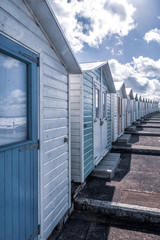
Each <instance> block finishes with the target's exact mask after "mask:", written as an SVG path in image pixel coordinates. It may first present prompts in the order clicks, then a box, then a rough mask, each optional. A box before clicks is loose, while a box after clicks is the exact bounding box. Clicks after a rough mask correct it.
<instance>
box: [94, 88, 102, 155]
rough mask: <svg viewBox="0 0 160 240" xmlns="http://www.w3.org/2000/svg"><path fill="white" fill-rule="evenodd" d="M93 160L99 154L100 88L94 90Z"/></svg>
mask: <svg viewBox="0 0 160 240" xmlns="http://www.w3.org/2000/svg"><path fill="white" fill-rule="evenodd" d="M94 106H95V107H94V158H97V157H98V156H99V155H100V154H101V126H100V114H101V111H100V86H99V85H98V84H97V85H95V89H94Z"/></svg>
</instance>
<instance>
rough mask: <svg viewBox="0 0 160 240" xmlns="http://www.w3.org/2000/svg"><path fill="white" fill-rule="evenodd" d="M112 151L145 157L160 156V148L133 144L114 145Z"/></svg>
mask: <svg viewBox="0 0 160 240" xmlns="http://www.w3.org/2000/svg"><path fill="white" fill-rule="evenodd" d="M112 151H114V152H120V153H134V154H144V155H156V156H160V148H159V147H154V146H143V145H136V144H132V145H131V146H118V145H114V146H113V147H112Z"/></svg>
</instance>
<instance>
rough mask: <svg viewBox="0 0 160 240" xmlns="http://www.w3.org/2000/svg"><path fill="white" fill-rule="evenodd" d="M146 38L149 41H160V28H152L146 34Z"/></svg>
mask: <svg viewBox="0 0 160 240" xmlns="http://www.w3.org/2000/svg"><path fill="white" fill-rule="evenodd" d="M144 40H146V41H147V43H149V42H151V41H156V42H158V43H160V30H159V29H158V28H155V29H151V30H150V31H149V32H147V33H146V34H145V35H144Z"/></svg>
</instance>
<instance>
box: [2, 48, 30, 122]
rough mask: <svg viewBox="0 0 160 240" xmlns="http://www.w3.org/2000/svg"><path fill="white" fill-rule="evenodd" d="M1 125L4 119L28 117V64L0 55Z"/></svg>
mask: <svg viewBox="0 0 160 240" xmlns="http://www.w3.org/2000/svg"><path fill="white" fill-rule="evenodd" d="M0 72H1V75H2V77H1V78H0V86H3V87H1V88H0V123H1V124H2V125H3V122H2V118H3V117H22V116H23V117H24V116H26V112H27V109H26V92H27V84H26V80H27V78H26V76H27V67H26V64H25V63H23V62H21V61H18V60H16V59H14V58H12V57H9V56H7V55H4V54H2V53H0Z"/></svg>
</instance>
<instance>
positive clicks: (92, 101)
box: [70, 61, 116, 182]
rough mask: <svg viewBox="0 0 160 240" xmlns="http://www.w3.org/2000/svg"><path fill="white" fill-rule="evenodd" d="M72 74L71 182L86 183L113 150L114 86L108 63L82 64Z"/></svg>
mask: <svg viewBox="0 0 160 240" xmlns="http://www.w3.org/2000/svg"><path fill="white" fill-rule="evenodd" d="M80 66H81V68H82V71H83V74H82V75H81V74H79V75H71V77H70V82H71V92H70V94H71V149H72V150H71V166H72V180H74V181H75V182H83V181H84V180H85V179H86V177H87V176H88V175H89V174H90V173H91V172H92V170H93V168H94V166H96V165H97V164H98V163H99V162H100V161H101V160H102V158H103V157H104V155H105V154H106V153H107V152H108V151H109V150H110V149H111V146H112V140H111V93H115V92H116V90H115V86H114V82H113V79H112V76H111V72H110V69H109V65H108V62H106V61H104V62H92V63H84V64H80Z"/></svg>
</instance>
